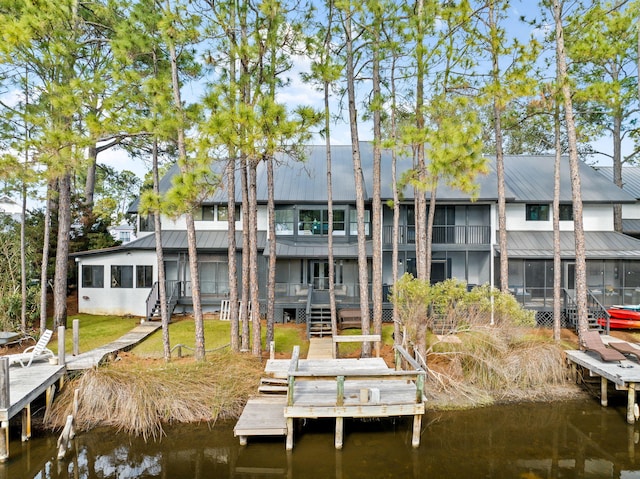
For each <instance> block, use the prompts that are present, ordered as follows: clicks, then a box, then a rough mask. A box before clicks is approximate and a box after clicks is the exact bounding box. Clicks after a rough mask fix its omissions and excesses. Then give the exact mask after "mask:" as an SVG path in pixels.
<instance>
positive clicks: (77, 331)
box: [73, 319, 80, 356]
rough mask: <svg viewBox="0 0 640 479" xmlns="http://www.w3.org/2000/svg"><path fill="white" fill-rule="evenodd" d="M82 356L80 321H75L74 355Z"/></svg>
mask: <svg viewBox="0 0 640 479" xmlns="http://www.w3.org/2000/svg"><path fill="white" fill-rule="evenodd" d="M78 354H80V320H79V319H74V320H73V355H74V356H77V355H78Z"/></svg>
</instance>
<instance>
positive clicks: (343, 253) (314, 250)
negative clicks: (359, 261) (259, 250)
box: [264, 241, 373, 259]
mask: <svg viewBox="0 0 640 479" xmlns="http://www.w3.org/2000/svg"><path fill="white" fill-rule="evenodd" d="M372 251H373V248H372V244H371V241H367V257H371V256H372ZM264 255H265V256H269V244H268V243H267V245H266V247H265V249H264ZM276 256H277V257H278V258H326V257H328V256H329V248H328V246H327V245H326V244H315V243H288V242H283V241H278V242H276ZM333 256H334V258H337V259H340V258H352V259H354V258H357V257H358V245H357V244H345V243H334V244H333Z"/></svg>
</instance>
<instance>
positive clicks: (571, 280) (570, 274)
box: [564, 263, 576, 291]
mask: <svg viewBox="0 0 640 479" xmlns="http://www.w3.org/2000/svg"><path fill="white" fill-rule="evenodd" d="M564 287H565V289H567V290H570V291H573V290H574V289H576V264H575V263H565V264H564Z"/></svg>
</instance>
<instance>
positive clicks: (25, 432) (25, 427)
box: [22, 403, 31, 442]
mask: <svg viewBox="0 0 640 479" xmlns="http://www.w3.org/2000/svg"><path fill="white" fill-rule="evenodd" d="M29 439H31V403H29V404H27V405H26V407H25V408H24V409H23V410H22V442H26V441H28V440H29Z"/></svg>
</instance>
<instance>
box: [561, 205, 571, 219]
mask: <svg viewBox="0 0 640 479" xmlns="http://www.w3.org/2000/svg"><path fill="white" fill-rule="evenodd" d="M560 221H573V205H560Z"/></svg>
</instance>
